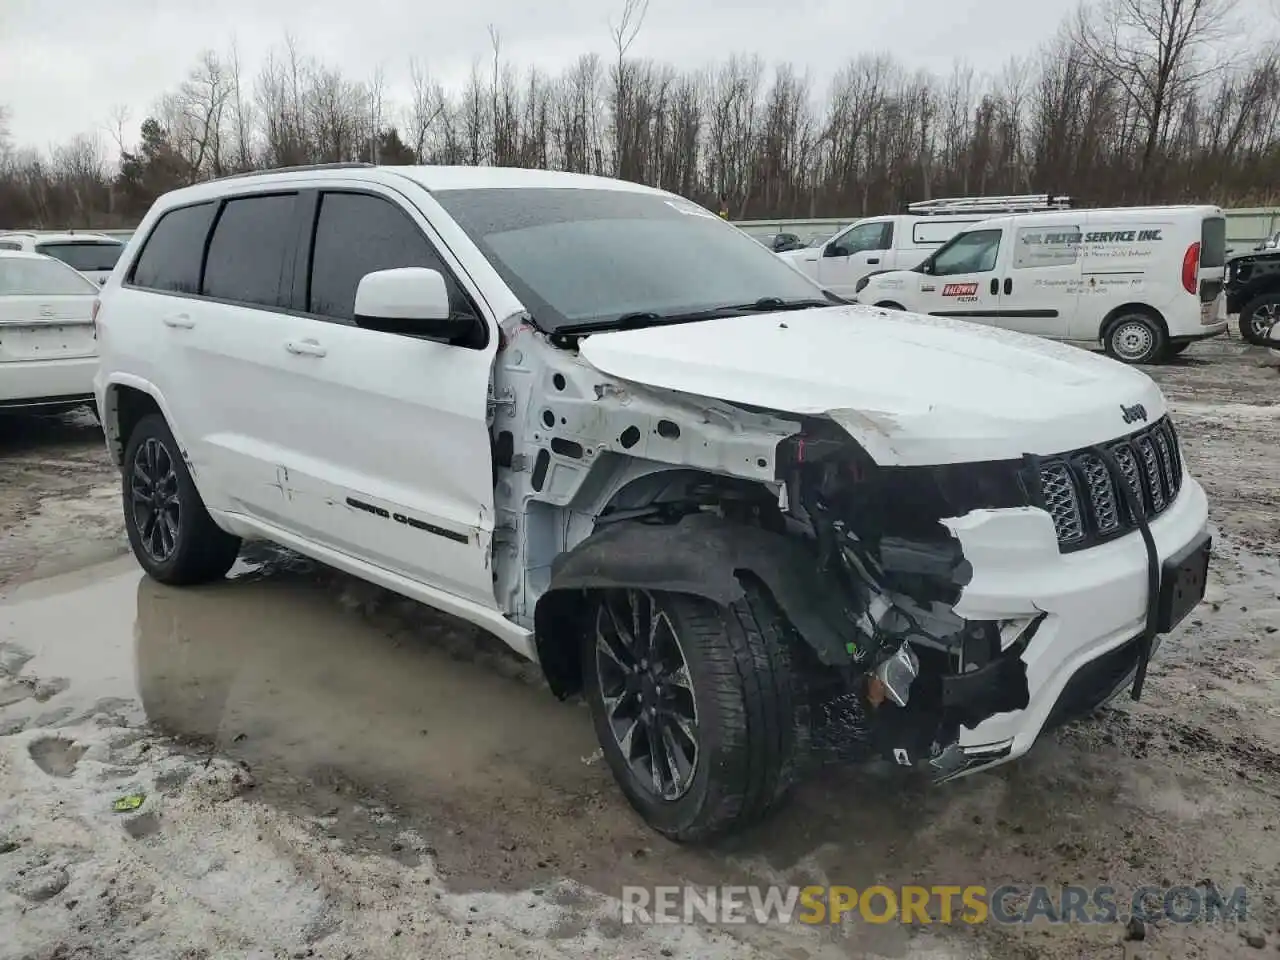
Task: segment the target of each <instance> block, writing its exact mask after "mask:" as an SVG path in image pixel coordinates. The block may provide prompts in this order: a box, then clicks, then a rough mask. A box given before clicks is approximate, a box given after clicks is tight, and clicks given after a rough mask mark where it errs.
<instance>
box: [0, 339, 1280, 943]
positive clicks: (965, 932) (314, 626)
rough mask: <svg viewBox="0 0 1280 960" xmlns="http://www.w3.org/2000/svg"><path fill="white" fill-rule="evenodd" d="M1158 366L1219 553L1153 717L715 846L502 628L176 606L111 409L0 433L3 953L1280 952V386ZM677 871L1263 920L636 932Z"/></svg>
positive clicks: (830, 791) (326, 588)
mask: <svg viewBox="0 0 1280 960" xmlns="http://www.w3.org/2000/svg"><path fill="white" fill-rule="evenodd" d="M1154 374H1155V376H1156V377H1157V378H1158V379H1159V380H1160V382H1161V383H1162V384H1163V386H1164V388H1165V390H1166V392H1167V394H1168V396H1169V398H1170V400H1171V402H1172V404H1173V408H1174V413H1175V415H1176V417H1177V419H1178V422H1179V425H1180V432H1181V436H1182V439H1183V443H1184V445H1185V453H1186V458H1187V460H1188V462H1189V463H1190V465H1191V468H1192V470H1193V471H1194V472H1195V474H1196V475H1197V476H1198V477H1199V478H1200V480H1201V481H1202V482H1203V483H1204V485H1205V487H1206V488H1207V490H1208V493H1209V496H1210V501H1211V509H1212V519H1213V522H1214V523H1215V525H1216V527H1217V531H1218V541H1217V556H1216V560H1215V563H1214V566H1213V573H1212V581H1211V584H1210V592H1209V596H1208V597H1207V599H1206V602H1205V603H1204V604H1203V605H1202V607H1201V608H1200V609H1198V610H1197V611H1195V612H1194V613H1193V614H1192V616H1191V617H1190V618H1189V619H1188V620H1187V621H1186V622H1185V623H1184V625H1183V627H1182V628H1181V629H1180V630H1179V631H1178V633H1176V634H1175V635H1174V636H1172V637H1170V638H1168V639H1167V641H1166V643H1165V645H1164V647H1163V648H1162V650H1161V652H1160V656H1159V659H1158V660H1157V662H1156V663H1155V664H1154V665H1153V667H1152V672H1151V676H1150V678H1149V681H1148V686H1147V693H1146V694H1145V695H1144V698H1143V700H1142V702H1141V703H1138V704H1134V703H1131V702H1129V701H1127V700H1124V701H1120V702H1119V703H1118V704H1117V705H1116V706H1114V707H1113V708H1110V709H1108V710H1105V711H1103V712H1102V713H1101V714H1100V715H1099V716H1097V717H1095V718H1093V719H1092V720H1090V721H1088V722H1085V723H1081V724H1076V725H1073V726H1069V727H1067V728H1065V729H1063V730H1060V731H1059V732H1058V733H1057V734H1056V735H1053V736H1050V737H1047V738H1046V739H1045V740H1044V742H1042V743H1041V744H1039V745H1038V746H1037V748H1036V750H1035V751H1033V753H1032V754H1031V755H1030V756H1028V757H1027V758H1025V759H1024V760H1023V761H1021V762H1019V763H1016V764H1012V765H1009V766H1005V767H1003V768H1000V769H998V770H997V771H994V772H990V773H987V774H983V775H979V776H976V777H971V778H967V779H965V780H963V781H959V782H957V783H954V784H950V785H947V786H945V787H931V786H928V785H926V784H921V783H919V782H916V781H914V780H902V779H900V778H888V777H884V776H872V775H869V774H868V773H866V772H865V771H856V770H834V771H832V772H830V773H828V774H825V775H824V776H822V777H821V778H820V779H818V780H816V781H815V782H812V783H810V784H807V785H806V786H804V787H803V788H802V789H801V790H800V791H799V792H798V794H797V796H796V797H795V799H794V801H793V802H792V803H791V804H790V805H789V806H788V807H787V808H786V809H785V810H784V811H783V812H782V813H781V814H779V815H778V816H777V817H776V818H774V819H773V820H772V821H770V822H769V823H768V824H765V825H763V826H762V827H760V828H759V829H757V830H755V831H753V832H751V833H748V834H747V835H744V836H740V837H736V838H734V839H733V840H732V841H730V842H726V843H724V844H722V845H720V846H718V847H716V848H714V849H701V850H698V849H682V848H678V847H676V846H674V845H672V844H668V843H666V842H665V841H662V840H661V839H659V838H657V837H656V835H654V834H652V833H650V832H649V831H648V830H646V829H645V828H644V827H643V826H642V825H641V824H640V823H639V821H638V820H637V819H636V818H635V817H634V816H633V815H632V814H631V812H630V810H629V808H627V807H626V805H625V803H624V801H623V800H622V799H621V795H620V794H619V793H618V792H617V791H616V789H615V788H614V785H613V782H612V780H611V779H610V777H609V775H608V772H607V770H606V769H605V767H604V765H603V764H602V763H600V762H598V757H599V755H598V753H597V752H596V748H595V743H594V740H593V736H592V732H591V729H590V725H589V723H588V719H587V716H586V711H585V708H584V707H583V706H582V705H581V704H579V703H572V702H571V703H568V704H562V703H558V702H557V701H556V700H555V699H554V698H553V697H551V695H550V694H549V693H547V692H546V691H545V689H544V688H543V687H542V685H541V683H540V681H539V679H538V678H537V676H536V674H535V673H534V672H533V671H532V670H531V669H530V668H529V667H528V666H527V665H524V664H522V663H520V662H518V661H516V660H514V659H513V658H512V657H510V656H508V655H507V654H506V652H505V651H504V650H502V649H500V648H499V647H498V646H497V645H496V644H495V643H493V642H491V641H490V640H489V639H488V638H486V637H483V636H479V635H477V634H476V633H475V632H474V631H472V630H471V629H469V628H467V627H463V626H459V625H458V624H456V623H454V622H452V621H448V620H446V619H444V618H442V617H440V616H438V615H436V614H434V613H433V612H431V611H429V610H426V609H424V608H422V607H419V606H416V605H415V604H412V603H410V602H408V601H405V600H402V599H399V598H396V597H394V596H391V595H389V594H386V593H384V592H382V591H379V590H377V589H375V588H372V587H369V586H367V585H364V584H362V583H359V582H356V581H353V580H351V579H349V578H346V577H344V576H342V575H339V574H337V573H334V572H332V571H329V570H326V569H323V568H317V567H315V566H314V565H312V564H310V563H308V562H306V561H302V560H300V559H299V558H296V557H291V556H289V555H286V554H282V553H279V552H276V551H272V550H267V549H257V550H254V551H253V552H252V553H247V555H246V556H245V557H244V558H243V559H242V562H241V563H240V564H239V565H238V567H237V569H236V571H235V574H236V576H235V577H234V579H232V580H231V581H228V582H226V583H223V584H220V585H218V586H216V587H210V588H202V589H198V590H187V591H174V590H169V589H166V588H163V587H161V586H159V585H157V584H155V583H152V582H151V581H149V580H147V579H145V578H143V577H142V576H141V574H140V572H139V570H138V568H137V566H136V565H135V564H134V562H133V560H132V558H131V557H129V556H128V555H127V546H126V542H125V539H124V536H123V530H122V527H121V523H120V519H119V501H118V486H117V483H118V481H117V478H116V477H115V475H114V473H113V471H112V469H111V468H110V466H109V464H108V462H107V459H106V452H105V449H104V446H103V444H102V441H101V435H100V432H99V428H98V427H97V424H96V422H95V421H93V419H92V417H89V416H87V415H82V416H69V417H64V418H60V419H58V420H54V421H50V420H36V419H30V418H0V930H3V931H5V932H4V934H3V935H0V960H8V958H14V960H18V958H23V960H25V958H55V957H56V958H71V957H85V958H116V957H120V958H124V957H128V958H130V960H140V958H142V960H145V958H151V957H155V958H161V957H164V958H173V957H184V958H206V957H210V958H212V957H218V958H221V957H246V956H255V957H272V956H279V957H310V956H314V957H323V958H329V957H333V958H352V957H356V958H360V960H365V958H374V957H401V956H403V957H423V956H449V957H460V958H467V957H477V958H481V957H493V956H525V957H587V956H602V957H603V956H621V957H627V956H635V957H641V956H643V957H655V956H677V957H684V956H696V957H699V958H708V957H717V956H725V957H728V956H730V955H732V956H734V957H753V956H768V957H784V958H788V960H806V958H824V957H906V956H910V957H936V958H939V960H941V958H958V957H975V958H980V957H992V958H1035V957H1047V958H1073V960H1074V958H1077V957H1121V956H1148V957H1236V956H1240V957H1254V956H1259V955H1266V953H1270V954H1271V955H1275V952H1276V951H1277V946H1278V945H1280V903H1278V902H1277V896H1278V895H1280V829H1278V828H1277V821H1278V820H1280V818H1278V817H1277V816H1276V813H1277V811H1280V640H1278V638H1280V634H1277V632H1276V631H1277V627H1278V626H1280V576H1277V574H1278V572H1280V375H1278V372H1277V370H1275V369H1273V368H1269V367H1265V366H1262V365H1261V364H1260V356H1259V354H1258V353H1256V352H1246V351H1244V350H1243V348H1241V347H1240V346H1239V344H1238V341H1229V342H1222V343H1210V344H1204V345H1199V346H1196V347H1193V348H1192V349H1191V350H1190V351H1188V353H1187V354H1185V355H1184V357H1183V358H1182V360H1181V362H1178V363H1176V364H1173V365H1169V366H1166V367H1161V368H1156V369H1155V370H1154ZM135 795H136V796H140V797H143V798H144V799H143V801H142V803H141V805H140V806H139V807H137V809H133V810H129V811H124V812H117V811H115V810H113V806H112V805H113V801H115V800H117V799H118V798H120V797H125V796H135ZM681 882H690V883H699V884H708V883H733V882H740V883H770V882H787V883H807V882H817V883H838V884H850V885H853V886H856V887H864V886H866V885H868V884H870V883H874V882H882V883H887V884H889V885H890V886H895V885H900V884H906V883H915V882H919V883H925V884H934V883H954V884H967V883H985V884H987V885H988V886H991V887H994V886H996V885H999V884H1003V883H1013V884H1022V885H1030V884H1035V883H1047V884H1053V885H1060V884H1066V883H1073V884H1082V885H1086V886H1088V885H1094V884H1101V883H1109V884H1111V885H1112V886H1114V887H1116V888H1117V889H1118V890H1120V891H1121V892H1122V893H1125V892H1128V891H1132V890H1133V889H1135V888H1137V887H1138V886H1140V885H1143V884H1156V885H1165V886H1168V885H1184V884H1185V885H1195V884H1203V883H1210V882H1211V883H1213V884H1215V885H1217V886H1218V887H1219V888H1220V889H1230V888H1232V887H1235V886H1237V885H1243V886H1245V887H1247V888H1248V890H1249V897H1250V899H1249V909H1250V919H1249V921H1248V922H1246V923H1243V924H1234V923H1232V924H1223V923H1217V924H1213V925H1177V924H1172V923H1160V924H1153V925H1149V926H1148V927H1147V928H1146V931H1145V939H1144V940H1142V941H1139V942H1126V941H1125V928H1124V926H1123V925H1122V924H1120V923H1115V924H1098V925H1070V926H1068V925H1059V926H1053V927H1050V926H1044V925H1031V926H1028V927H1026V928H1016V929H1013V928H1008V927H998V926H995V925H984V926H981V927H976V928H972V927H963V926H956V927H947V928H942V927H932V928H924V927H904V926H898V925H893V926H869V925H866V924H861V923H853V924H849V925H845V926H841V927H834V928H830V927H824V928H821V929H818V928H801V927H799V926H793V927H788V928H785V929H782V928H760V927H754V926H751V927H735V928H732V929H725V930H712V929H706V928H684V927H655V928H648V929H642V928H637V927H633V926H626V927H624V926H623V925H622V924H620V923H619V921H618V913H617V902H616V899H615V898H616V897H617V896H618V894H619V891H620V888H621V886H622V885H623V884H626V883H636V884H672V883H681ZM1259 950H1261V951H1263V953H1262V954H1259Z"/></svg>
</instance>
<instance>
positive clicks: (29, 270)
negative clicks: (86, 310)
mask: <svg viewBox="0 0 1280 960" xmlns="http://www.w3.org/2000/svg"><path fill="white" fill-rule="evenodd" d="M98 292H99V291H98V288H97V287H95V286H94V285H93V284H92V283H91V282H89V281H88V280H86V279H85V278H84V277H82V276H81V275H80V274H78V273H76V272H75V271H74V270H72V269H71V268H70V267H67V266H66V265H64V264H62V263H59V262H58V261H57V260H46V259H37V258H36V257H0V297H60V296H68V295H85V296H90V297H96V296H97V295H98Z"/></svg>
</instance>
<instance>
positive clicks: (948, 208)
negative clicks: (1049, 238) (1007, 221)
mask: <svg viewBox="0 0 1280 960" xmlns="http://www.w3.org/2000/svg"><path fill="white" fill-rule="evenodd" d="M1073 206H1074V204H1073V202H1072V200H1071V198H1070V197H1064V196H1055V195H1053V194H1049V193H1027V194H1020V195H1014V196H1007V197H944V198H941V199H938V200H920V201H917V202H916V203H909V204H907V210H908V211H909V212H911V213H918V214H921V215H924V216H928V215H936V214H941V213H1040V212H1043V211H1046V210H1070V209H1071V208H1072V207H1073Z"/></svg>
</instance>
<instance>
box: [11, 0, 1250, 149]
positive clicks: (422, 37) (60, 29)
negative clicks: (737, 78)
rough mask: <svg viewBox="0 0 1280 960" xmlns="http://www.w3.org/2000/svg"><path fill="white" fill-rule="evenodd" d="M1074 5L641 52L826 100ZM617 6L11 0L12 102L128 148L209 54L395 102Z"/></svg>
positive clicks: (851, 1)
mask: <svg viewBox="0 0 1280 960" xmlns="http://www.w3.org/2000/svg"><path fill="white" fill-rule="evenodd" d="M1075 2H1076V0H904V2H892V0H890V2H882V0H650V5H649V12H648V16H647V18H646V20H645V22H644V25H643V27H642V29H641V31H640V33H639V36H638V38H637V40H636V43H635V45H634V47H633V48H632V52H633V53H634V54H635V55H638V56H649V57H655V58H659V59H663V60H666V61H668V62H671V63H673V64H675V65H678V66H695V65H700V64H703V63H706V62H708V61H709V60H711V59H714V58H716V57H723V56H727V55H728V54H729V53H731V52H736V51H751V52H756V53H759V54H760V55H761V56H762V57H763V58H764V59H765V61H766V63H769V64H773V63H777V62H781V61H790V62H792V63H795V64H797V65H799V66H801V67H807V68H808V69H809V70H810V72H811V75H812V77H813V79H814V80H815V83H816V85H817V87H818V89H822V88H824V87H825V85H826V83H827V82H828V81H829V79H830V77H831V75H832V74H833V73H834V72H835V70H836V69H838V68H839V66H840V65H841V64H843V63H844V62H846V61H847V60H848V59H850V58H851V57H852V56H855V55H857V54H859V53H863V52H870V51H892V52H893V53H894V54H895V55H897V56H898V57H899V58H900V59H902V60H903V61H904V62H906V63H907V64H909V65H911V66H918V67H924V68H930V69H934V70H938V71H949V70H950V68H951V64H952V63H953V62H954V60H955V59H956V58H962V59H964V60H966V61H968V62H969V63H970V64H972V65H973V66H974V67H975V68H976V69H977V70H979V71H992V72H994V71H997V70H999V69H1000V67H1001V66H1002V65H1003V63H1004V62H1005V61H1007V60H1008V58H1009V57H1010V56H1012V55H1015V54H1018V55H1025V54H1028V53H1031V52H1033V51H1034V49H1035V48H1036V47H1037V45H1038V44H1039V43H1041V42H1042V41H1044V40H1045V39H1047V38H1048V37H1049V36H1050V35H1051V34H1052V32H1053V31H1054V29H1055V28H1056V26H1057V24H1058V23H1059V21H1060V20H1061V18H1062V16H1063V15H1064V14H1065V13H1066V12H1067V11H1068V10H1070V9H1071V8H1072V7H1074V6H1075ZM1248 2H1257V0H1248ZM621 8H622V0H557V2H555V3H538V4H525V3H520V2H517V0H488V2H471V3H462V4H453V3H441V2H432V0H425V2H424V0H358V2H355V3H352V2H351V0H110V2H107V3H101V2H99V3H89V2H85V0H81V2H76V0H61V2H57V0H0V103H7V104H8V106H9V108H10V113H11V118H10V127H11V132H12V134H13V136H14V139H15V140H16V141H17V142H18V143H20V144H24V145H33V146H39V147H42V148H44V147H48V146H49V145H50V144H51V143H53V142H57V141H63V140H66V139H67V138H69V137H71V136H73V135H74V134H76V133H80V132H88V131H93V130H95V129H96V130H99V131H102V130H105V129H106V126H107V121H108V117H109V116H110V114H111V110H112V107H113V105H116V104H127V105H128V106H129V108H130V112H131V124H130V127H131V129H129V130H128V131H127V133H128V135H129V137H130V138H132V137H133V136H134V135H136V130H137V125H138V123H139V122H141V120H142V118H143V117H145V116H146V113H147V111H148V109H149V108H150V106H151V105H152V104H153V103H154V102H155V100H156V98H157V96H158V95H159V94H161V93H162V92H164V91H165V90H168V89H171V88H172V87H174V86H175V85H176V84H177V83H179V82H180V81H181V80H182V79H183V77H184V76H185V74H186V72H187V71H188V70H189V69H190V67H191V66H192V64H193V62H194V61H195V59H196V57H197V56H198V54H199V52H200V51H201V50H202V49H204V48H208V47H212V48H214V49H217V50H225V49H226V48H228V47H229V45H230V43H231V41H232V39H233V38H234V39H235V42H236V43H237V45H238V47H239V50H240V52H241V56H242V59H243V61H244V62H245V63H246V65H247V66H248V67H249V68H250V70H249V72H250V73H251V74H252V73H254V72H256V67H257V64H258V62H259V61H260V58H261V57H262V56H263V54H264V53H265V52H266V50H268V49H269V48H270V47H272V46H275V45H278V44H279V43H280V42H281V41H282V39H283V38H284V36H285V34H286V32H291V33H292V34H293V35H294V36H295V37H296V38H297V39H298V41H299V42H300V45H301V47H302V49H303V51H304V52H306V53H308V54H311V55H313V56H316V57H318V58H321V59H323V60H326V61H328V62H329V63H332V64H335V65H337V66H340V67H341V68H342V70H343V71H344V72H345V73H346V74H348V75H349V76H351V77H353V78H367V77H370V76H371V75H372V74H373V72H374V70H375V69H377V67H378V65H379V64H382V65H384V68H385V71H386V79H387V83H388V87H389V92H390V93H391V94H392V95H393V96H395V95H396V94H402V93H403V92H404V91H405V90H406V89H407V86H408V61H409V57H410V56H415V55H416V56H417V57H419V58H420V59H421V60H422V61H423V62H424V63H426V64H427V65H428V67H429V68H430V70H431V72H432V73H433V74H434V75H435V76H437V77H439V78H441V79H443V80H445V81H446V82H448V83H450V84H453V83H457V82H459V81H460V80H461V79H462V78H463V77H464V76H465V74H466V72H467V70H468V69H469V66H470V63H471V61H472V59H473V58H475V57H477V56H478V57H482V58H485V57H488V56H489V39H488V35H487V33H486V28H487V25H488V24H489V23H493V24H494V25H495V26H496V27H497V29H498V30H499V32H500V35H501V39H502V50H503V55H504V58H507V59H510V60H511V61H513V62H515V63H517V64H519V65H521V66H527V65H530V64H534V63H536V64H538V65H539V66H541V67H545V68H548V69H550V70H556V69H558V68H559V67H561V66H563V65H565V64H567V63H569V62H571V61H572V60H574V59H575V58H576V57H577V56H578V55H579V54H581V53H582V52H584V51H588V50H594V51H599V52H601V53H602V54H603V53H607V52H608V50H609V48H610V38H609V21H610V20H611V19H614V20H616V19H617V17H618V15H619V14H620V12H621ZM104 142H106V143H109V142H110V141H109V138H107V137H105V136H104Z"/></svg>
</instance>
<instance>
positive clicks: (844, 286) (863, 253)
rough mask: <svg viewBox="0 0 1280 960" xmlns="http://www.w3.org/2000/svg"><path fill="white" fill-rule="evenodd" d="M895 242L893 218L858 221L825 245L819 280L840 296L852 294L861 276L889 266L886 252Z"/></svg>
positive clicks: (820, 261)
mask: <svg viewBox="0 0 1280 960" xmlns="http://www.w3.org/2000/svg"><path fill="white" fill-rule="evenodd" d="M892 246H893V221H892V220H871V221H867V222H864V223H858V224H855V225H854V226H852V227H850V228H849V229H848V230H846V231H845V232H844V233H842V234H840V235H839V236H837V237H836V238H835V239H834V240H832V241H831V242H830V243H828V244H827V245H826V246H825V247H823V249H822V256H821V257H820V258H819V259H818V283H820V284H822V286H824V287H826V288H827V289H828V290H831V291H832V292H833V293H836V294H838V295H839V296H842V297H852V296H853V295H854V294H855V293H856V292H857V285H858V281H859V280H861V279H862V278H863V277H865V276H866V275H867V274H869V273H874V272H875V271H877V270H883V269H885V268H886V260H885V254H886V253H887V251H889V250H890V249H891V248H892Z"/></svg>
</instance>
